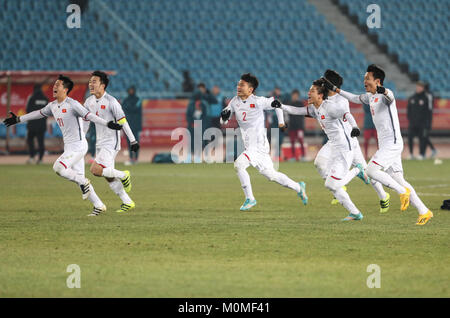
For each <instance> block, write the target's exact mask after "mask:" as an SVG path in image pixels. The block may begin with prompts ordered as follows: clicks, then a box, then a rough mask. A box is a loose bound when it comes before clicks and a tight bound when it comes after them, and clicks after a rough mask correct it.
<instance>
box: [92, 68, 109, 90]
mask: <svg viewBox="0 0 450 318" xmlns="http://www.w3.org/2000/svg"><path fill="white" fill-rule="evenodd" d="M91 76H98V77H99V78H100V83H102V84H105V89H106V88H107V87H108V84H109V78H108V74H106V73H105V72H102V71H94V72H92V74H91Z"/></svg>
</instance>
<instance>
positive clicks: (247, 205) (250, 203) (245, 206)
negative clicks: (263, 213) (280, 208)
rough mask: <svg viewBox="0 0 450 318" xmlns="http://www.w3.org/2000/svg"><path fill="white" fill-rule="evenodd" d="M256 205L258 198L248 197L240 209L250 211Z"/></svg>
mask: <svg viewBox="0 0 450 318" xmlns="http://www.w3.org/2000/svg"><path fill="white" fill-rule="evenodd" d="M255 205H256V200H250V199H246V200H245V202H244V204H243V205H242V206H241V208H240V209H239V210H241V211H248V210H250V209H251V208H252V207H254V206H255Z"/></svg>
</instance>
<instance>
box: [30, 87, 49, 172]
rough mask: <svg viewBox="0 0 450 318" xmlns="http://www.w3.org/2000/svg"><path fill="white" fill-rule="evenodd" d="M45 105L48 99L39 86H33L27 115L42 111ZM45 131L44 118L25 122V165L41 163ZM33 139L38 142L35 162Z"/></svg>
mask: <svg viewBox="0 0 450 318" xmlns="http://www.w3.org/2000/svg"><path fill="white" fill-rule="evenodd" d="M47 104H48V99H47V97H46V96H45V95H44V93H43V92H42V89H41V85H39V84H36V85H35V86H34V90H33V94H31V96H30V97H29V99H28V102H27V109H26V111H27V113H31V112H33V111H35V110H39V109H42V108H43V107H45V105H47ZM46 130H47V119H46V117H44V118H41V119H37V120H31V121H28V122H27V143H28V149H29V151H30V158H28V160H27V163H33V162H36V164H39V163H41V162H42V157H43V156H44V151H45V147H44V135H45V131H46ZM35 138H36V139H37V142H38V152H39V157H38V159H37V160H36V161H35V159H34V156H35V154H36V152H35V150H34V139H35Z"/></svg>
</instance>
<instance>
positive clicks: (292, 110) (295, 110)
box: [271, 99, 308, 116]
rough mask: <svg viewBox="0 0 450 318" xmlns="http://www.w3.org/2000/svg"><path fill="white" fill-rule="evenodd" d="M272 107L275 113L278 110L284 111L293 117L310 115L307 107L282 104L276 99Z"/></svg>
mask: <svg viewBox="0 0 450 318" xmlns="http://www.w3.org/2000/svg"><path fill="white" fill-rule="evenodd" d="M271 106H272V107H273V108H275V111H277V110H278V109H282V110H285V111H286V112H287V113H288V114H291V115H301V116H306V115H308V109H307V107H295V106H291V105H285V104H281V103H280V101H279V100H276V99H275V100H274V101H273V102H272V104H271Z"/></svg>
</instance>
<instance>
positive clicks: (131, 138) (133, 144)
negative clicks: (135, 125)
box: [117, 117, 140, 152]
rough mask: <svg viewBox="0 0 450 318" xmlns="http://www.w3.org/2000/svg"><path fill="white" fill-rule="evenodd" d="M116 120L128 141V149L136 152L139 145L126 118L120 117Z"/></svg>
mask: <svg viewBox="0 0 450 318" xmlns="http://www.w3.org/2000/svg"><path fill="white" fill-rule="evenodd" d="M117 122H118V123H119V124H121V125H122V129H123V132H124V133H125V135H126V136H127V138H128V140H129V141H130V150H131V151H134V152H137V151H138V150H139V148H140V146H139V143H138V142H137V140H136V137H134V134H133V131H132V130H131V128H130V125H129V124H128V122H127V119H126V118H125V117H123V118H122V119H119V120H118V121H117Z"/></svg>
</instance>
